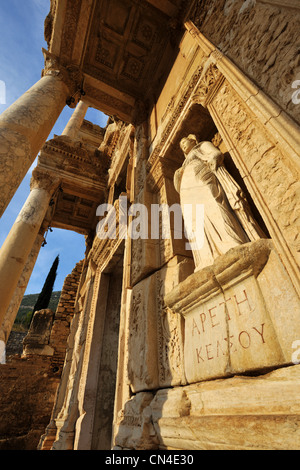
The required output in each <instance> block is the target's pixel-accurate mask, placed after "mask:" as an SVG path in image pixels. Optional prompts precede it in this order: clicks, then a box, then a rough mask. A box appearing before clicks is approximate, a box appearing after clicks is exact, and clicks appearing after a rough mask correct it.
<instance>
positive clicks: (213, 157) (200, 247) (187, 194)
mask: <svg viewBox="0 0 300 470" xmlns="http://www.w3.org/2000/svg"><path fill="white" fill-rule="evenodd" d="M180 147H181V149H182V151H183V153H184V155H185V162H184V163H183V165H182V167H181V168H180V169H179V170H177V171H176V173H175V175H174V185H175V188H176V190H177V191H178V192H179V194H180V201H181V206H182V210H183V217H184V222H185V229H186V234H187V237H188V239H189V241H190V243H191V248H192V251H193V256H194V260H195V265H196V270H199V269H202V268H203V267H205V266H209V265H211V264H213V262H214V260H215V259H216V258H217V257H218V256H220V255H222V254H225V253H226V252H227V251H228V250H229V249H231V248H234V247H235V246H238V245H241V244H243V243H247V242H249V241H253V240H256V239H259V238H265V236H264V234H263V232H262V231H261V229H260V227H259V226H258V224H257V223H256V222H255V220H254V218H253V217H252V214H251V210H250V208H249V206H248V204H247V200H246V198H245V196H244V194H243V192H242V190H241V188H240V187H239V185H238V184H237V183H236V181H235V180H234V179H233V178H232V177H231V175H230V174H229V173H228V172H227V170H226V169H225V167H224V165H223V160H224V156H223V154H222V152H220V150H219V149H218V148H216V147H215V146H214V145H213V144H212V143H211V142H205V141H204V142H200V143H198V142H197V138H196V136H195V135H189V136H188V137H186V138H184V139H182V140H181V142H180ZM196 205H203V206H204V218H203V220H204V222H203V225H204V233H203V236H202V237H199V236H196V234H197V233H199V230H201V227H199V226H198V227H197V223H198V225H199V220H197V218H196V216H195V214H194V212H193V215H192V216H191V215H189V217H185V213H186V214H187V212H186V208H187V207H189V208H191V207H196ZM202 229H203V227H202Z"/></svg>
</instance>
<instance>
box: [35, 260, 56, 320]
mask: <svg viewBox="0 0 300 470" xmlns="http://www.w3.org/2000/svg"><path fill="white" fill-rule="evenodd" d="M58 263H59V256H57V257H56V258H55V260H54V262H53V264H52V267H51V269H50V271H49V273H48V276H47V278H46V281H45V284H44V286H43V289H42V291H41V293H40V295H39V296H38V298H37V301H36V303H35V306H34V308H33V311H32V317H33V315H34V312H38V311H39V310H43V309H46V308H48V305H49V303H50V299H51V295H52V291H53V287H54V282H55V279H56V274H57V267H58Z"/></svg>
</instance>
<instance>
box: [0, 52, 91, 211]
mask: <svg viewBox="0 0 300 470" xmlns="http://www.w3.org/2000/svg"><path fill="white" fill-rule="evenodd" d="M44 52H45V54H48V53H46V51H44ZM45 63H46V66H45V69H44V71H43V74H44V76H43V77H42V78H41V79H40V80H39V81H38V82H37V83H36V84H35V85H34V86H33V87H32V88H30V90H28V91H27V92H26V93H25V94H24V95H23V96H21V97H20V98H19V99H18V100H17V101H16V102H15V103H13V104H12V105H11V106H10V107H9V108H8V109H7V110H6V111H4V112H3V113H2V114H1V115H0V187H1V201H0V217H1V216H2V214H3V212H4V211H5V209H6V207H7V205H8V204H9V202H10V200H11V198H12V197H13V195H14V193H15V192H16V190H17V188H18V187H19V185H20V183H21V182H22V180H23V178H24V177H25V175H26V173H27V171H28V170H29V168H30V166H31V165H32V163H33V161H34V159H35V158H36V156H37V153H38V152H39V151H40V149H41V148H42V146H43V144H44V143H45V141H46V139H47V137H48V135H49V134H50V132H51V130H52V128H53V126H54V124H55V122H56V120H57V118H58V117H59V115H60V113H61V111H62V110H63V108H64V106H65V105H66V102H67V103H68V104H69V105H70V106H72V107H74V105H75V103H76V99H75V97H77V99H78V93H80V92H79V91H78V90H80V89H81V84H82V83H81V82H82V81H81V76H80V73H79V72H78V70H74V68H71V67H69V68H65V67H61V66H60V65H59V64H58V62H57V60H56V58H53V57H52V56H51V57H50V56H49V54H48V55H46V57H45Z"/></svg>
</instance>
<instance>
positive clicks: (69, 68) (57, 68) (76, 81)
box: [42, 48, 84, 108]
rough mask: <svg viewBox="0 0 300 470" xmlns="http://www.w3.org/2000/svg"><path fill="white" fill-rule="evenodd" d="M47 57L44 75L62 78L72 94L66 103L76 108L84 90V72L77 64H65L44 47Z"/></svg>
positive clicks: (45, 57) (45, 56)
mask: <svg viewBox="0 0 300 470" xmlns="http://www.w3.org/2000/svg"><path fill="white" fill-rule="evenodd" d="M42 51H43V54H44V59H45V66H44V69H43V71H42V77H45V76H47V75H51V76H54V77H57V78H58V79H59V80H61V81H62V82H63V83H64V84H65V85H66V86H67V88H68V90H69V93H70V96H69V97H68V99H67V101H66V104H67V105H68V106H69V107H70V108H76V106H77V104H78V102H79V100H80V98H81V96H82V95H83V94H84V91H83V80H84V77H83V73H82V71H81V70H80V68H79V67H77V66H76V65H66V66H65V65H63V64H62V63H60V61H59V59H58V58H57V57H56V56H55V55H54V54H52V53H50V52H49V51H47V50H46V49H44V48H43V49H42Z"/></svg>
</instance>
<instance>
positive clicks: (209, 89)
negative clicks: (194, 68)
mask: <svg viewBox="0 0 300 470" xmlns="http://www.w3.org/2000/svg"><path fill="white" fill-rule="evenodd" d="M223 80H224V76H223V75H222V73H221V72H220V70H219V69H218V67H217V66H216V65H215V64H211V65H210V66H209V67H208V69H207V70H206V72H205V73H204V74H203V77H201V81H200V83H199V85H198V86H197V88H196V89H195V91H194V93H193V95H192V99H191V101H192V102H193V103H196V104H201V105H202V106H203V107H204V108H207V106H208V104H209V102H210V101H211V100H212V98H213V96H214V94H215V93H216V91H217V90H218V87H219V86H220V85H221V83H222V82H223Z"/></svg>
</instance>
